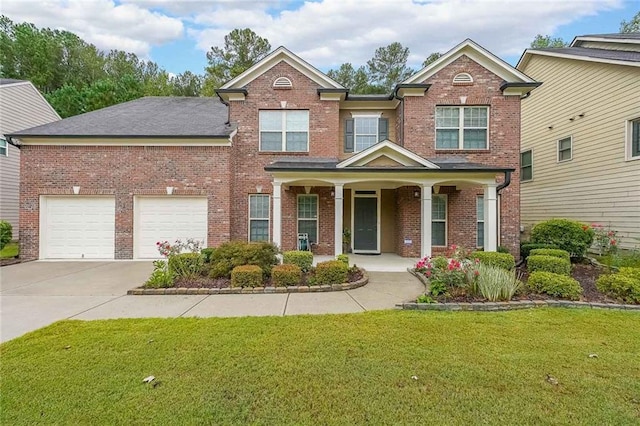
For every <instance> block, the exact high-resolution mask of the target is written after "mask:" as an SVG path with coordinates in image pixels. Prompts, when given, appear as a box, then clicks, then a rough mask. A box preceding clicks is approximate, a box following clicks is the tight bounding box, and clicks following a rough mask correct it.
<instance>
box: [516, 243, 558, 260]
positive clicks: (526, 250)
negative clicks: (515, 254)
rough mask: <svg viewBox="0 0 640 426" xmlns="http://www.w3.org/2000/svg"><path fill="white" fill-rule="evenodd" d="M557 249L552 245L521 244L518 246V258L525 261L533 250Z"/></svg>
mask: <svg viewBox="0 0 640 426" xmlns="http://www.w3.org/2000/svg"><path fill="white" fill-rule="evenodd" d="M545 248H546V249H557V248H558V247H556V246H554V245H553V244H541V243H529V242H526V243H522V244H520V257H522V258H523V259H526V258H527V257H529V254H531V250H534V249H545Z"/></svg>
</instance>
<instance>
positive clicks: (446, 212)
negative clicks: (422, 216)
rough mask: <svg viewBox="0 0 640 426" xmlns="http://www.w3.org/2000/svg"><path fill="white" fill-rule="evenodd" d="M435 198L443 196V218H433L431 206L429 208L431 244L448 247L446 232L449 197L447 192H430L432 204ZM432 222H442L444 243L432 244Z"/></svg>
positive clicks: (447, 232) (447, 228) (447, 230)
mask: <svg viewBox="0 0 640 426" xmlns="http://www.w3.org/2000/svg"><path fill="white" fill-rule="evenodd" d="M435 198H444V220H443V219H434V218H433V207H432V210H431V245H432V246H433V247H448V240H449V238H448V234H449V197H448V196H447V194H432V195H431V203H432V206H433V199H435ZM433 222H439V223H441V222H444V245H441V246H439V245H437V244H433Z"/></svg>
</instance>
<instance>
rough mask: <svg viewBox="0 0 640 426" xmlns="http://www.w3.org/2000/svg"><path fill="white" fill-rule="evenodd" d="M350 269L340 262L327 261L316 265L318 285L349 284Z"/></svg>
mask: <svg viewBox="0 0 640 426" xmlns="http://www.w3.org/2000/svg"><path fill="white" fill-rule="evenodd" d="M348 272H349V267H348V266H347V265H345V264H344V263H343V262H340V261H339V260H327V261H326V262H320V263H318V264H317V265H316V277H315V282H316V284H317V285H324V284H342V283H345V282H347V274H348Z"/></svg>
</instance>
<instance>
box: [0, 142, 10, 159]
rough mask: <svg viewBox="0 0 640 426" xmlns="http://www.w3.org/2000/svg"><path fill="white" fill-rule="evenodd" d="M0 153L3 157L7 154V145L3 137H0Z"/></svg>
mask: <svg viewBox="0 0 640 426" xmlns="http://www.w3.org/2000/svg"><path fill="white" fill-rule="evenodd" d="M0 155H4V156H5V157H6V156H7V155H9V145H8V144H7V140H6V139H4V138H0Z"/></svg>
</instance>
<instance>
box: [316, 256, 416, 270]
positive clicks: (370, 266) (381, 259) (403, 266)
mask: <svg viewBox="0 0 640 426" xmlns="http://www.w3.org/2000/svg"><path fill="white" fill-rule="evenodd" d="M333 259H335V257H334V256H328V255H324V256H322V255H320V256H314V257H313V263H314V265H315V264H317V263H319V262H324V261H326V260H333ZM418 260H419V258H417V257H402V256H399V255H397V254H395V253H381V254H379V255H371V254H353V253H352V254H349V266H353V265H357V266H358V267H360V268H363V269H364V270H366V271H369V272H405V271H406V270H407V268H414V267H415V265H416V262H417V261H418Z"/></svg>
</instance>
